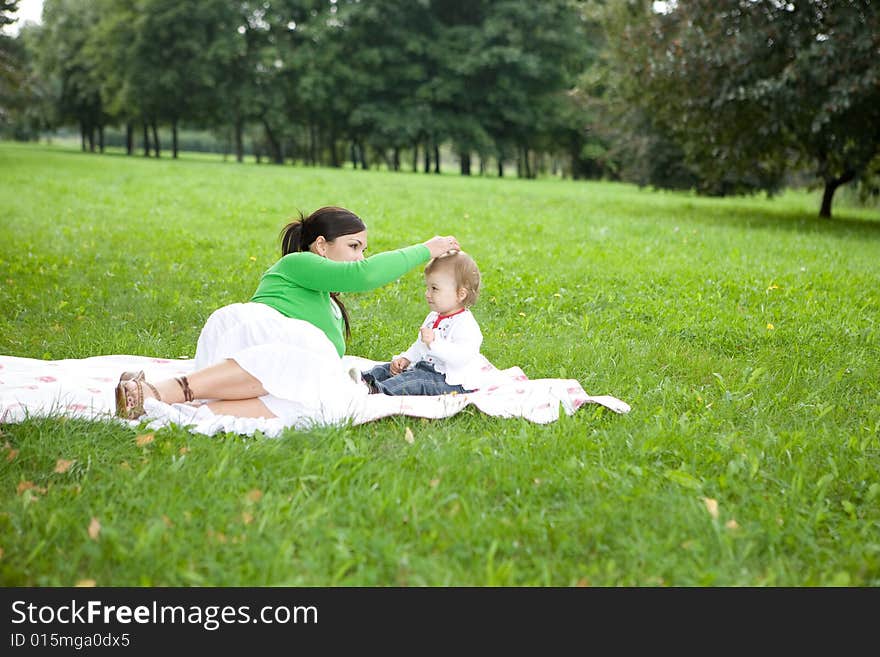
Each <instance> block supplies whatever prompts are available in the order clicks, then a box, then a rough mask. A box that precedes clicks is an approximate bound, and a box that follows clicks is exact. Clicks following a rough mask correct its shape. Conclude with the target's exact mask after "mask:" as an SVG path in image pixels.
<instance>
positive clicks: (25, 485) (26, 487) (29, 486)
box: [16, 481, 46, 495]
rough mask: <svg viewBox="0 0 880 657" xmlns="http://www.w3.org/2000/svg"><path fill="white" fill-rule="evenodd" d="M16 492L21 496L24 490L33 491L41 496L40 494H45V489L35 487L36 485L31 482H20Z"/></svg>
mask: <svg viewBox="0 0 880 657" xmlns="http://www.w3.org/2000/svg"><path fill="white" fill-rule="evenodd" d="M16 490H17V492H18V494H19V495H21V494H22V493H23V492H25V491H26V490H32V491H34V492H35V493H39V494H40V495H42V494H44V493H45V492H46V489H45V488H43V487H42V486H37V485H36V484H35V483H34V482H32V481H20V482H19V483H18V488H17V489H16Z"/></svg>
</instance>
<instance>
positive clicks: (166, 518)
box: [162, 513, 174, 527]
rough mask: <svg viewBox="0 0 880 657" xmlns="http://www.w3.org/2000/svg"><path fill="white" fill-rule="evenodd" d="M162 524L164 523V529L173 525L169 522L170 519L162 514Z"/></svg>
mask: <svg viewBox="0 0 880 657" xmlns="http://www.w3.org/2000/svg"><path fill="white" fill-rule="evenodd" d="M162 522H164V523H165V526H166V527H171V526H172V525H173V524H174V523H173V522H171V518H169V517H168V516H166V515H165V514H164V513H163V514H162Z"/></svg>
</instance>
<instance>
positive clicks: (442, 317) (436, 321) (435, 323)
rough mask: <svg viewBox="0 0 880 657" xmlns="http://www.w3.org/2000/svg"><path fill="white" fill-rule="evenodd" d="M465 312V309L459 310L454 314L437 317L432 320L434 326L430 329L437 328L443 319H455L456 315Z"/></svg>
mask: <svg viewBox="0 0 880 657" xmlns="http://www.w3.org/2000/svg"><path fill="white" fill-rule="evenodd" d="M465 310H467V308H462V309H461V310H456V311H455V312H454V313H449V314H448V315H437V319H435V320H434V326H432V327H431V328H432V329H435V328H437V326H438V325H439V324H440V322H442V321H443V320H444V319H449V318H450V317H455V316H456V315H457V314H459V313H463V312H464V311H465Z"/></svg>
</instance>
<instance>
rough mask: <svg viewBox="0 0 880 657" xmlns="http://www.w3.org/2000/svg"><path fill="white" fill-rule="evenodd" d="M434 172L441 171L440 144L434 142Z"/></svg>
mask: <svg viewBox="0 0 880 657" xmlns="http://www.w3.org/2000/svg"><path fill="white" fill-rule="evenodd" d="M434 173H440V146H438V145H437V142H434Z"/></svg>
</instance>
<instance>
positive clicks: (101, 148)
mask: <svg viewBox="0 0 880 657" xmlns="http://www.w3.org/2000/svg"><path fill="white" fill-rule="evenodd" d="M98 150H99V151H100V152H101V153H103V152H104V126H103V125H99V126H98Z"/></svg>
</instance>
